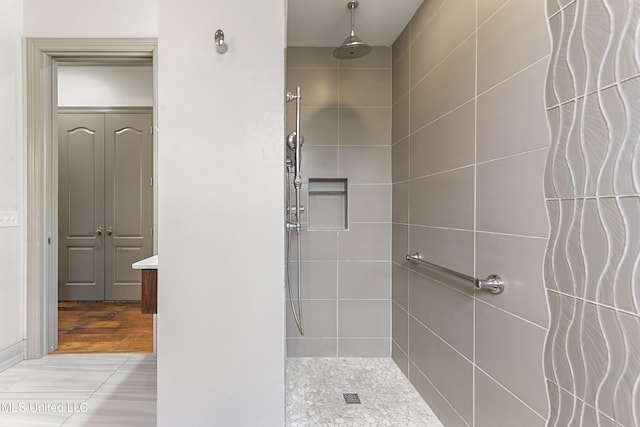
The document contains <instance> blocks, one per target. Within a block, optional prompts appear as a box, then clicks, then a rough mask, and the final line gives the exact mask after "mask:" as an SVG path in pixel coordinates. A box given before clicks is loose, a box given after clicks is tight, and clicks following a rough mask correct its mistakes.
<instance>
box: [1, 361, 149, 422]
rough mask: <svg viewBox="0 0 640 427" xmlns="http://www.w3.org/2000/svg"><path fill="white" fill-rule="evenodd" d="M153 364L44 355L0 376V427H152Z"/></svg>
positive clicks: (24, 362) (16, 366) (22, 363)
mask: <svg viewBox="0 0 640 427" xmlns="http://www.w3.org/2000/svg"><path fill="white" fill-rule="evenodd" d="M156 387H157V386H156V358H155V357H154V356H153V355H142V354H90V355H88V354H87V355H70V354H69V355H67V354H61V355H48V356H46V357H44V358H42V359H37V360H25V361H23V362H20V363H19V364H17V365H15V366H13V367H11V368H9V369H7V370H6V371H4V372H2V373H0V426H11V427H18V426H30V427H31V426H42V427H53V426H56V427H58V426H64V427H79V426H91V427H101V426H108V427H114V426H120V427H127V426H131V427H133V426H135V427H144V426H155V425H156Z"/></svg>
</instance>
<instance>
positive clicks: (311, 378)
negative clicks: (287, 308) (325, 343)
mask: <svg viewBox="0 0 640 427" xmlns="http://www.w3.org/2000/svg"><path fill="white" fill-rule="evenodd" d="M343 393H357V394H358V396H359V398H360V401H361V403H360V404H347V403H346V402H345V398H344V397H343ZM287 426H290V427H302V426H314V427H325V426H326V427H329V426H330V427H347V426H349V427H352V426H353V427H355V426H367V427H368V426H403V427H442V423H440V421H439V420H438V418H437V417H436V416H435V414H434V413H433V411H432V410H431V408H429V406H428V405H427V404H426V403H425V401H424V400H423V399H422V397H421V396H420V395H419V394H418V392H417V391H416V389H415V388H413V386H412V385H411V383H410V382H409V380H408V379H407V378H406V377H405V376H404V374H403V373H402V371H400V369H399V368H398V367H397V366H396V364H395V363H394V362H393V360H391V359H390V358H359V357H349V358H323V357H300V358H289V359H287Z"/></svg>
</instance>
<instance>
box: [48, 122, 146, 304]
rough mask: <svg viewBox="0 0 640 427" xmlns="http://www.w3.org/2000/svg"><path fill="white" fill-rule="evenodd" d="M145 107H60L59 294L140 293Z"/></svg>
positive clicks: (76, 297)
mask: <svg viewBox="0 0 640 427" xmlns="http://www.w3.org/2000/svg"><path fill="white" fill-rule="evenodd" d="M151 125H152V119H151V114H150V113H140V114H138V113H59V114H58V236H59V243H58V300H60V301H105V300H106V301H121V300H139V299H140V292H141V290H140V280H141V279H140V271H138V270H133V269H132V268H131V264H132V263H134V262H136V261H138V260H141V259H143V258H146V257H149V256H151V255H152V251H153V237H152V236H153V229H152V227H153V199H152V198H153V191H152V185H153V183H152V168H153V160H152V157H153V155H152V153H153V145H152V138H151Z"/></svg>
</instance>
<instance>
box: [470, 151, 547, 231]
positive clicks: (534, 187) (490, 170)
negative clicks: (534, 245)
mask: <svg viewBox="0 0 640 427" xmlns="http://www.w3.org/2000/svg"><path fill="white" fill-rule="evenodd" d="M547 153H548V151H547V150H540V151H534V152H531V153H527V154H522V155H518V156H514V157H509V158H506V159H502V160H496V161H493V162H489V163H484V164H481V165H479V166H478V171H477V179H478V183H477V198H476V200H477V216H478V217H477V221H478V229H479V230H483V231H496V232H500V233H510V234H521V235H528V236H538V237H547V235H548V222H547V213H546V210H545V207H544V203H542V192H543V189H542V183H543V179H542V176H543V174H544V165H545V163H546V159H547Z"/></svg>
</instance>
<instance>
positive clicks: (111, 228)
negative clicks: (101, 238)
mask: <svg viewBox="0 0 640 427" xmlns="http://www.w3.org/2000/svg"><path fill="white" fill-rule="evenodd" d="M112 234H113V227H107V236H111V235H112Z"/></svg>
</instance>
